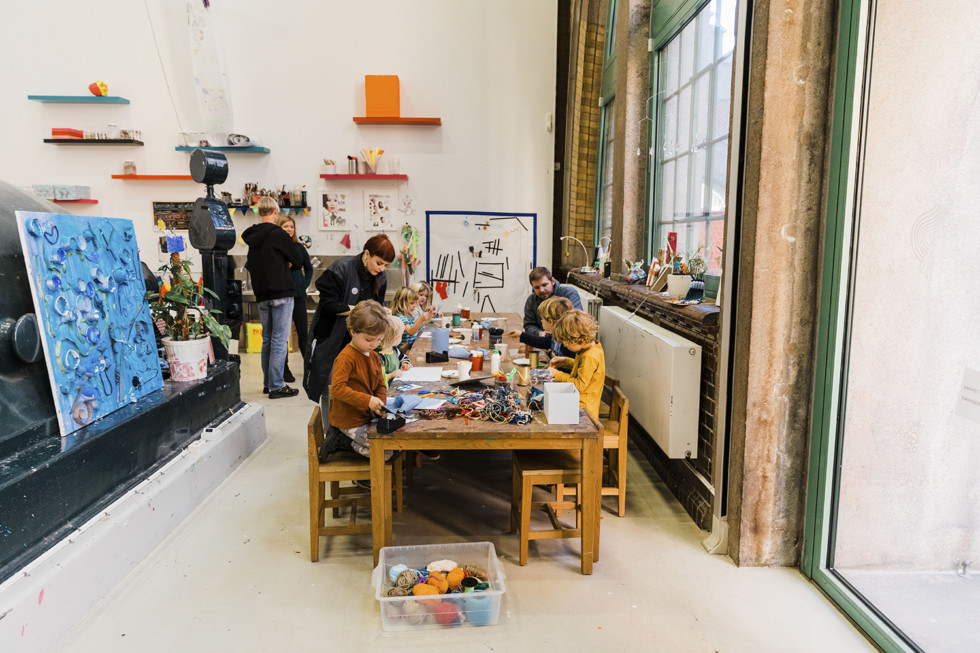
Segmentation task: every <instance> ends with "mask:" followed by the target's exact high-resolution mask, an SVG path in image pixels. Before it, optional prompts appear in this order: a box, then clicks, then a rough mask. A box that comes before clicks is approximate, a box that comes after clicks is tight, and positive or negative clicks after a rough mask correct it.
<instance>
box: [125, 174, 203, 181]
mask: <svg viewBox="0 0 980 653" xmlns="http://www.w3.org/2000/svg"><path fill="white" fill-rule="evenodd" d="M112 178H113V179H187V180H190V179H191V176H190V175H112Z"/></svg>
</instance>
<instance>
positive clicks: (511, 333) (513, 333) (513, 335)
mask: <svg viewBox="0 0 980 653" xmlns="http://www.w3.org/2000/svg"><path fill="white" fill-rule="evenodd" d="M504 335H505V336H507V337H508V338H520V337H521V332H520V331H518V330H517V329H511V330H510V331H508V332H507V333H505V334H504Z"/></svg>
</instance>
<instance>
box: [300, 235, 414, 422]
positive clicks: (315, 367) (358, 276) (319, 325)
mask: <svg viewBox="0 0 980 653" xmlns="http://www.w3.org/2000/svg"><path fill="white" fill-rule="evenodd" d="M394 260H395V246H394V245H392V244H391V241H390V240H388V237H387V236H385V235H384V234H378V235H376V236H372V237H371V238H369V239H368V241H367V242H366V243H364V250H363V251H362V252H361V253H360V254H357V255H355V256H347V257H344V258H342V259H338V260H337V261H334V263H333V264H332V265H331V266H330V267H329V268H327V269H326V270H325V271H324V272H323V274H321V275H320V278H319V279H317V280H316V289H317V290H318V291H320V302H319V304H318V305H317V308H316V313H315V314H314V315H313V325H312V326H311V327H310V330H311V332H312V338H311V341H310V348H309V351H308V352H307V354H306V356H307V358H306V360H307V365H306V371H305V375H304V378H303V388H304V389H305V390H306V395H307V396H308V397H309V398H310V399H311V400H312V401H319V402H320V405H321V412H322V414H323V419H324V423H325V424H326V420H327V419H328V416H329V415H330V372H331V370H332V369H333V361H334V359H335V358H336V357H337V354H339V353H340V350H341V349H343V348H344V345H346V344H347V343H348V342H350V334H349V333H348V331H347V314H348V313H350V310H351V309H352V308H354V305H355V304H357V303H359V302H363V301H366V300H368V299H373V300H374V301H376V302H378V303H379V304H382V305H384V300H385V291H386V290H387V287H388V280H387V279H386V278H385V269H386V268H387V267H388V266H389V265H391V263H392V261H394Z"/></svg>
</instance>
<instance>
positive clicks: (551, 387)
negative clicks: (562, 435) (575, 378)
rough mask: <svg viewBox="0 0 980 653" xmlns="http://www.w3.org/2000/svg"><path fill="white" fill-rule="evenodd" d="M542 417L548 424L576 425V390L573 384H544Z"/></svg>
mask: <svg viewBox="0 0 980 653" xmlns="http://www.w3.org/2000/svg"><path fill="white" fill-rule="evenodd" d="M544 416H545V419H547V420H548V423H549V424H578V390H576V389H575V385H574V384H572V383H545V384H544Z"/></svg>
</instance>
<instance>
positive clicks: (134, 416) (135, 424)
mask: <svg viewBox="0 0 980 653" xmlns="http://www.w3.org/2000/svg"><path fill="white" fill-rule="evenodd" d="M239 378H240V371H239V367H238V364H237V363H231V362H228V361H218V362H217V363H216V364H215V365H214V366H213V367H212V368H211V369H210V370H209V374H208V376H207V378H205V379H204V380H202V381H196V382H192V383H174V382H171V381H167V382H166V383H164V387H163V389H161V390H158V391H156V392H154V393H152V394H150V395H147V396H146V397H144V398H143V399H141V400H140V401H138V402H136V403H134V404H130V405H128V406H126V407H124V408H121V409H120V410H118V411H116V412H114V413H112V414H111V415H107V416H106V417H104V418H103V419H101V420H99V421H98V422H96V423H94V424H92V425H90V426H87V427H85V428H83V429H80V430H78V431H76V432H75V433H73V434H72V435H70V436H68V437H66V438H61V437H60V436H58V435H57V434H55V435H54V436H52V437H44V438H41V439H40V440H39V441H38V442H37V443H36V444H34V445H33V446H31V447H29V448H27V449H25V450H22V451H20V452H18V453H16V454H15V455H13V456H10V457H9V458H7V459H0V582H2V581H4V580H5V579H7V578H9V577H10V576H11V575H13V574H14V573H15V572H16V571H17V570H18V569H20V568H21V567H23V566H24V565H26V564H27V563H28V562H30V561H31V560H33V559H35V558H36V557H38V556H39V555H41V553H43V552H44V551H46V550H47V549H48V548H50V547H51V546H53V545H54V544H55V543H57V542H58V541H59V540H61V539H62V538H64V537H65V536H66V535H68V534H70V533H71V532H72V531H73V530H75V529H76V528H78V527H79V526H80V525H81V524H83V523H84V522H85V521H87V520H88V519H90V518H91V517H93V516H94V515H96V514H98V512H99V511H100V510H102V509H104V508H105V507H106V506H108V505H109V504H110V503H112V502H113V501H115V500H116V499H117V498H119V497H120V496H122V495H123V494H125V493H126V492H127V491H128V490H129V489H131V488H132V487H134V486H136V485H137V484H138V483H139V482H140V481H142V480H143V479H145V478H146V477H148V476H149V475H150V474H152V473H153V472H154V471H155V470H157V469H158V468H159V467H161V466H162V465H163V464H164V463H166V462H167V461H168V460H170V459H171V458H173V457H174V456H175V455H176V454H177V453H179V452H180V451H181V450H182V449H183V448H184V447H185V446H186V445H187V444H188V443H190V442H192V441H193V440H196V439H198V438H199V437H200V433H201V431H202V430H203V429H204V428H205V427H206V426H208V425H209V424H215V423H218V422H221V421H224V420H225V419H227V417H229V416H230V415H231V414H232V411H233V409H234V408H235V407H236V406H238V405H239V404H240V403H241V393H240V390H239Z"/></svg>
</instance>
